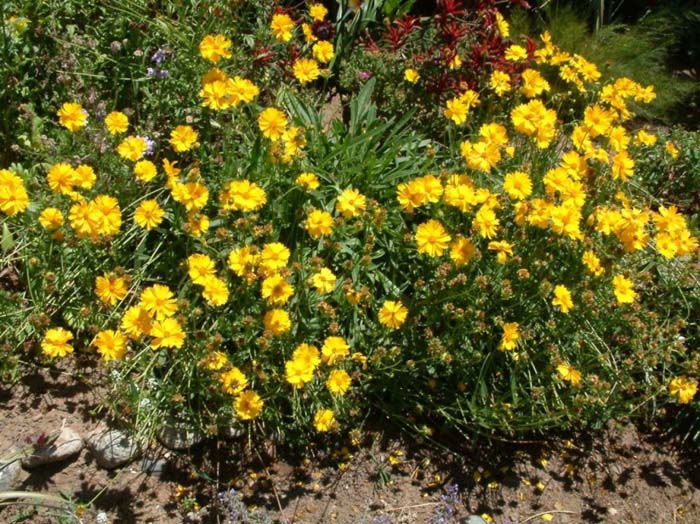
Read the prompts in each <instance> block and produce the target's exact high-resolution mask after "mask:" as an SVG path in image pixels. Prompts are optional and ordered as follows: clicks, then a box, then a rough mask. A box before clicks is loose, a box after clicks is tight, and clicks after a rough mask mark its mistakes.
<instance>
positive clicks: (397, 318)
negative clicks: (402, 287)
mask: <svg viewBox="0 0 700 524" xmlns="http://www.w3.org/2000/svg"><path fill="white" fill-rule="evenodd" d="M407 317H408V309H407V308H406V306H404V305H403V304H402V303H401V301H399V300H385V301H384V303H383V304H382V307H381V309H380V310H379V323H380V324H382V325H383V326H386V327H388V328H390V329H398V328H400V327H401V326H402V325H403V323H404V322H406V318H407Z"/></svg>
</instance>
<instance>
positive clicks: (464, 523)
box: [459, 515, 486, 524]
mask: <svg viewBox="0 0 700 524" xmlns="http://www.w3.org/2000/svg"><path fill="white" fill-rule="evenodd" d="M459 524H486V521H485V520H484V519H483V517H481V516H479V515H469V516H468V517H464V518H463V519H462V520H460V521H459Z"/></svg>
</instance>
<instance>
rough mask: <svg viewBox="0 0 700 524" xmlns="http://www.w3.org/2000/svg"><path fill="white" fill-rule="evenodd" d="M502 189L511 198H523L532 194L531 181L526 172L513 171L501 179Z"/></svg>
mask: <svg viewBox="0 0 700 524" xmlns="http://www.w3.org/2000/svg"><path fill="white" fill-rule="evenodd" d="M503 190H504V191H505V192H506V193H508V196H509V197H510V198H512V199H513V200H523V199H525V198H527V197H529V196H530V194H532V181H531V180H530V177H529V176H527V174H526V173H523V172H522V171H513V172H512V173H508V174H507V175H506V176H505V178H504V179H503Z"/></svg>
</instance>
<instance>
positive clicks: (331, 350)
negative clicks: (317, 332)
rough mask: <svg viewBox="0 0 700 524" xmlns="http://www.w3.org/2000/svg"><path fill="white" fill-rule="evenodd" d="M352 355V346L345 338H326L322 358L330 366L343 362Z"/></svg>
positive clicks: (322, 347)
mask: <svg viewBox="0 0 700 524" xmlns="http://www.w3.org/2000/svg"><path fill="white" fill-rule="evenodd" d="M349 354H350V346H348V343H347V342H346V341H345V339H344V338H343V337H336V336H330V337H326V339H325V340H324V341H323V346H321V358H322V360H323V362H324V363H325V364H328V365H329V366H332V365H334V364H335V363H336V362H338V361H340V360H343V359H344V358H345V357H347V356H348V355H349Z"/></svg>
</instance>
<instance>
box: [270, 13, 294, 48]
mask: <svg viewBox="0 0 700 524" xmlns="http://www.w3.org/2000/svg"><path fill="white" fill-rule="evenodd" d="M270 30H271V31H272V34H273V35H274V37H275V39H276V40H277V41H278V42H289V41H290V40H291V39H292V31H294V20H292V18H291V17H290V16H289V15H286V14H284V13H278V14H276V15H274V16H273V17H272V22H270Z"/></svg>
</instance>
